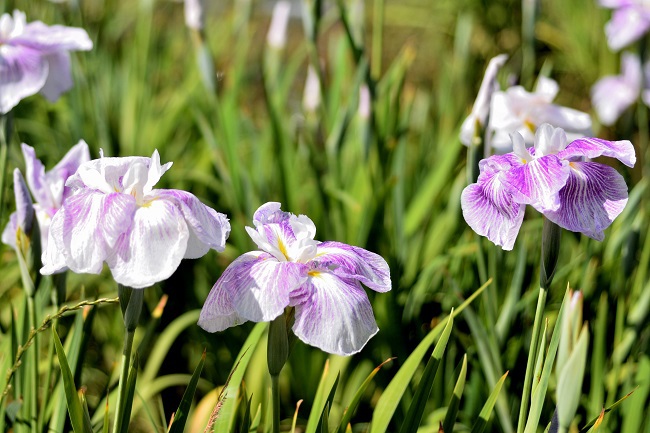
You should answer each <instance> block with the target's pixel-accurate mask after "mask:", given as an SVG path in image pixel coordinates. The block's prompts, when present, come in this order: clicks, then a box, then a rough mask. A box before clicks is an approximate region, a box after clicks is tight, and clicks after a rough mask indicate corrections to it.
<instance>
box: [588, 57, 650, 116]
mask: <svg viewBox="0 0 650 433" xmlns="http://www.w3.org/2000/svg"><path fill="white" fill-rule="evenodd" d="M642 81H643V78H642V73H641V60H640V59H639V57H638V56H637V55H636V54H633V53H628V52H625V53H623V55H622V59H621V75H615V76H607V77H603V78H601V79H600V80H598V82H596V84H594V87H592V89H591V101H592V104H593V105H594V109H595V110H596V114H597V115H598V118H599V119H600V121H601V122H602V124H603V125H607V126H611V125H613V124H614V123H615V122H616V120H618V118H619V117H620V116H621V114H623V112H624V111H625V110H627V109H628V107H630V106H631V105H632V104H634V103H635V102H636V100H637V99H638V97H639V92H640V91H641V85H642Z"/></svg>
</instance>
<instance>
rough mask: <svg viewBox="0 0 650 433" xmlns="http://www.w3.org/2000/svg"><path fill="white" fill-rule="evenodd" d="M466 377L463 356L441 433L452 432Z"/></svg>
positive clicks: (465, 363)
mask: <svg viewBox="0 0 650 433" xmlns="http://www.w3.org/2000/svg"><path fill="white" fill-rule="evenodd" d="M466 377H467V354H465V355H464V356H463V366H462V367H461V369H460V374H459V375H458V380H457V381H456V386H454V393H453V394H452V396H451V401H449V405H448V406H447V413H446V414H445V420H444V422H443V423H442V431H443V432H449V433H451V432H453V429H454V424H455V422H456V417H457V416H458V408H459V406H460V398H461V397H462V396H463V390H464V389H465V379H466Z"/></svg>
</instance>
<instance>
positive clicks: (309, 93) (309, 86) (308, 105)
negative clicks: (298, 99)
mask: <svg viewBox="0 0 650 433" xmlns="http://www.w3.org/2000/svg"><path fill="white" fill-rule="evenodd" d="M319 105H320V81H319V80H318V74H317V73H316V70H315V69H314V68H313V67H312V66H311V65H309V66H308V67H307V78H306V79H305V91H304V93H303V94H302V106H303V107H304V109H305V111H307V112H311V113H313V112H314V111H316V109H317V108H318V106H319Z"/></svg>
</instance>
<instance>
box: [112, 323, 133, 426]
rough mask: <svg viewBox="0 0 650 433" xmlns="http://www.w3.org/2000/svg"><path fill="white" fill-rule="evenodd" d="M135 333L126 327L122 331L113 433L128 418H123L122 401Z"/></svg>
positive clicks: (124, 394) (124, 395)
mask: <svg viewBox="0 0 650 433" xmlns="http://www.w3.org/2000/svg"><path fill="white" fill-rule="evenodd" d="M134 335H135V330H133V331H129V330H128V329H127V330H125V332H124V348H123V350H122V371H120V382H119V385H118V387H117V390H118V391H117V404H116V407H115V419H114V420H113V433H119V432H121V431H122V427H123V425H124V422H125V421H126V422H127V423H128V422H129V420H123V419H122V417H123V416H124V409H125V408H124V403H125V401H124V400H125V397H126V380H127V378H128V374H129V366H130V364H131V349H132V348H133V336H134Z"/></svg>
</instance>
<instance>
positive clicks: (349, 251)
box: [199, 202, 391, 355]
mask: <svg viewBox="0 0 650 433" xmlns="http://www.w3.org/2000/svg"><path fill="white" fill-rule="evenodd" d="M253 222H254V224H255V229H253V228H251V227H246V230H247V231H248V234H249V235H250V237H251V238H252V239H253V241H254V242H255V243H256V244H257V246H258V247H259V248H260V249H261V250H262V251H252V252H249V253H246V254H243V255H241V256H240V257H238V258H237V259H236V260H235V261H234V262H233V263H231V264H230V266H228V268H227V269H226V270H225V271H224V272H223V274H222V275H221V277H219V279H218V280H217V282H216V283H215V285H214V287H212V290H211V291H210V294H209V295H208V298H207V299H206V301H205V304H204V305H203V309H202V310H201V316H200V318H199V326H201V327H202V328H203V329H205V330H206V331H209V332H215V331H223V330H224V329H226V328H229V327H231V326H235V325H239V324H241V323H244V322H246V321H248V320H250V321H253V322H269V321H271V320H273V319H275V318H276V317H278V316H280V315H281V314H283V312H284V310H285V308H287V307H295V322H294V324H293V328H292V329H293V332H294V333H295V335H296V336H297V337H298V338H300V339H301V340H302V341H304V342H305V343H307V344H309V345H312V346H315V347H318V348H320V349H322V350H323V351H325V352H329V353H335V354H339V355H351V354H353V353H356V352H358V351H360V350H361V349H362V348H363V346H364V345H365V344H366V342H367V341H368V340H369V339H370V338H371V337H372V336H373V335H375V334H376V333H377V331H378V328H377V323H376V322H375V318H374V315H373V312H372V307H371V306H370V302H369V300H368V296H367V295H366V293H365V292H364V290H363V288H362V287H361V284H363V285H365V286H367V287H369V288H370V289H372V290H375V291H377V292H387V291H388V290H390V288H391V281H390V272H389V269H388V264H387V263H386V261H385V260H384V259H383V258H382V257H380V256H379V255H377V254H375V253H372V252H370V251H367V250H364V249H363V248H358V247H354V246H351V245H346V244H342V243H339V242H319V241H316V240H314V235H315V234H316V227H315V226H314V223H313V222H312V221H311V220H310V219H309V218H308V217H306V216H305V215H299V216H296V215H293V214H290V213H287V212H283V211H281V210H280V203H274V202H271V203H266V204H264V205H262V206H261V207H260V208H259V209H258V210H257V211H256V212H255V215H254V216H253Z"/></svg>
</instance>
